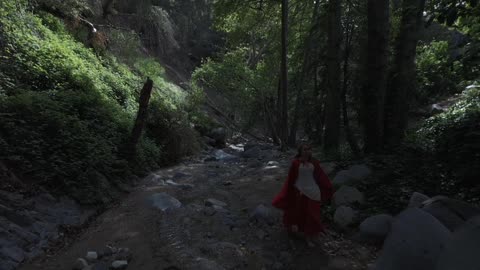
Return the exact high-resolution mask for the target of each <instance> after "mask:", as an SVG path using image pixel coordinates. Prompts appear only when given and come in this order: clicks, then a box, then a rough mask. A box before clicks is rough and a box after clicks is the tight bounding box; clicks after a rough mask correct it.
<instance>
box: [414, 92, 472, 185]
mask: <svg viewBox="0 0 480 270" xmlns="http://www.w3.org/2000/svg"><path fill="white" fill-rule="evenodd" d="M417 136H418V137H417V138H416V139H417V143H420V144H421V145H422V148H423V149H424V150H425V151H428V152H431V153H434V154H435V155H436V157H437V159H438V160H439V161H441V162H443V163H444V164H446V165H448V166H449V167H450V168H451V170H452V171H453V175H454V177H455V179H456V180H457V181H459V182H462V183H465V184H470V185H479V183H478V182H477V181H478V179H479V177H480V86H479V85H478V84H473V85H471V86H469V87H467V89H466V90H465V91H464V92H463V93H462V98H461V100H460V101H459V102H458V103H457V104H455V105H454V106H452V108H450V109H449V110H448V111H446V112H444V113H442V114H439V115H436V116H434V117H432V118H430V119H428V120H427V121H426V123H425V124H424V126H423V127H422V128H421V129H420V130H419V131H418V132H417Z"/></svg>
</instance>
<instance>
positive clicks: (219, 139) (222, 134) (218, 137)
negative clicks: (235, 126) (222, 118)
mask: <svg viewBox="0 0 480 270" xmlns="http://www.w3.org/2000/svg"><path fill="white" fill-rule="evenodd" d="M208 136H209V137H210V138H212V139H213V140H215V146H220V147H223V146H225V144H226V141H227V131H226V130H225V129H224V128H222V127H218V128H214V129H212V130H211V131H210V133H209V134H208Z"/></svg>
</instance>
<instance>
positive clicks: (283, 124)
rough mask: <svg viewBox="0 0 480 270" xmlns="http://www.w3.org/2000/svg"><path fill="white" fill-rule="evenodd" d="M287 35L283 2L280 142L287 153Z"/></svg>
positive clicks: (285, 2) (286, 4) (286, 2)
mask: <svg viewBox="0 0 480 270" xmlns="http://www.w3.org/2000/svg"><path fill="white" fill-rule="evenodd" d="M287 35H288V0H282V53H281V55H282V63H281V78H282V84H281V85H282V91H281V95H280V96H281V101H282V102H281V117H280V122H281V123H280V126H281V129H280V140H281V149H282V151H285V150H286V148H287V140H288V101H287V93H288V78H287V75H288V70H287V45H288V44H287V42H288V41H287Z"/></svg>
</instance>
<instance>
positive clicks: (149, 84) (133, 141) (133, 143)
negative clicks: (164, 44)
mask: <svg viewBox="0 0 480 270" xmlns="http://www.w3.org/2000/svg"><path fill="white" fill-rule="evenodd" d="M152 89H153V81H152V80H151V79H150V78H148V79H147V81H146V82H145V84H144V85H143V88H142V91H141V92H140V100H139V106H138V112H137V118H136V119H135V124H134V126H133V130H132V135H131V136H130V144H129V147H128V148H129V156H130V158H131V159H133V158H134V157H135V155H136V152H137V144H138V141H139V140H140V137H141V136H142V131H143V128H144V126H145V122H146V121H147V117H148V103H149V101H150V97H151V95H152Z"/></svg>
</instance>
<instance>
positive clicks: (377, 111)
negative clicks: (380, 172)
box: [362, 0, 390, 153]
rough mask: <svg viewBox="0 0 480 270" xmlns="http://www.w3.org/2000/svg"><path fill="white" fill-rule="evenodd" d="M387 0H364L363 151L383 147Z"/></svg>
mask: <svg viewBox="0 0 480 270" xmlns="http://www.w3.org/2000/svg"><path fill="white" fill-rule="evenodd" d="M389 2H390V1H389V0H368V30H367V32H368V33H367V36H368V41H367V59H366V73H367V74H366V81H365V82H364V86H363V87H362V103H363V114H362V116H363V123H364V133H365V149H364V150H365V152H366V153H372V152H379V151H381V149H382V148H383V125H384V123H383V121H384V120H383V119H384V115H383V113H384V103H385V91H386V86H387V72H386V70H387V68H388V41H389V32H390V30H389V29H390V10H389Z"/></svg>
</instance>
